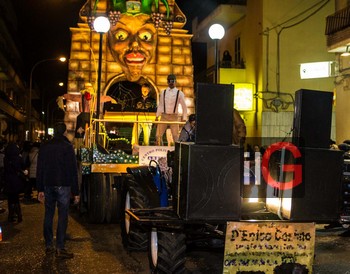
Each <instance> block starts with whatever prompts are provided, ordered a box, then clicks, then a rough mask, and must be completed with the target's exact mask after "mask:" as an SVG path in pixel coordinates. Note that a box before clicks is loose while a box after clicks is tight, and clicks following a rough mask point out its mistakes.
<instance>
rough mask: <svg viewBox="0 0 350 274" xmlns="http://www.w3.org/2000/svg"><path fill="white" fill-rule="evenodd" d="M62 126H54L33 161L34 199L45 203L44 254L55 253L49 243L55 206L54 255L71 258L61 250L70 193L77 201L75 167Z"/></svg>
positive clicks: (66, 252) (77, 189)
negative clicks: (34, 170) (35, 160)
mask: <svg viewBox="0 0 350 274" xmlns="http://www.w3.org/2000/svg"><path fill="white" fill-rule="evenodd" d="M66 130H67V128H66V125H65V124H64V123H58V124H56V125H55V127H54V138H53V139H52V140H50V141H48V142H47V143H44V144H42V145H41V147H40V149H39V155H38V163H37V176H36V179H37V189H38V200H39V201H40V202H41V203H44V204H45V217H44V239H45V246H46V254H53V253H54V252H55V248H54V243H53V219H54V214H55V209H56V205H57V209H58V222H57V231H56V257H57V258H62V259H69V258H73V257H74V254H73V253H70V252H68V251H67V250H66V249H65V239H66V231H67V226H68V210H69V205H70V198H71V194H73V195H74V203H76V204H77V203H78V202H79V186H78V170H77V162H76V156H75V153H74V149H73V146H72V144H71V143H70V142H69V140H68V139H67V137H66V136H65V135H66Z"/></svg>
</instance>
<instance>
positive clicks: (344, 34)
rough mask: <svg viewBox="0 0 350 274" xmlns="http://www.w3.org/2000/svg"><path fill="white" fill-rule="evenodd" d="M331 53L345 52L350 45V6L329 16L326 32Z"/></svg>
mask: <svg viewBox="0 0 350 274" xmlns="http://www.w3.org/2000/svg"><path fill="white" fill-rule="evenodd" d="M325 34H326V35H327V47H328V51H329V52H345V51H346V45H347V44H350V6H349V7H346V8H344V9H341V10H339V11H337V12H336V13H334V14H332V15H329V16H327V18H326V30H325Z"/></svg>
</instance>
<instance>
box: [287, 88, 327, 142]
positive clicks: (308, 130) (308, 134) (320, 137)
mask: <svg viewBox="0 0 350 274" xmlns="http://www.w3.org/2000/svg"><path fill="white" fill-rule="evenodd" d="M332 102H333V93H332V92H325V91H316V90H307V89H301V90H298V91H296V92H295V110H294V121H293V124H294V125H293V128H294V130H293V143H294V144H295V145H296V146H298V147H313V148H329V145H330V136H331V124H332Z"/></svg>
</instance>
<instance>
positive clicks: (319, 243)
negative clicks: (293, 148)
mask: <svg viewBox="0 0 350 274" xmlns="http://www.w3.org/2000/svg"><path fill="white" fill-rule="evenodd" d="M0 207H3V208H4V209H6V208H7V202H6V201H5V202H3V203H0ZM22 210H23V222H22V223H20V224H9V223H8V222H7V212H4V213H1V214H0V226H1V228H2V235H3V240H2V241H1V242H0V273H11V274H12V273H85V274H86V273H140V274H143V273H150V270H149V267H148V258H147V253H146V252H133V253H129V252H126V251H125V250H124V249H123V246H122V243H121V237H120V229H119V225H118V224H89V223H87V222H86V220H85V218H84V216H79V213H78V211H77V210H76V209H75V208H72V209H71V216H70V219H69V227H68V239H67V243H66V248H67V249H68V250H70V251H72V252H73V253H74V254H75V257H74V258H73V259H70V260H58V259H55V258H54V256H46V255H45V252H44V239H43V236H42V221H43V214H44V207H43V205H41V204H39V203H32V204H25V203H22ZM318 228H319V229H318V231H317V236H316V248H315V254H316V256H315V264H314V271H313V273H321V274H323V273H324V274H326V273H342V274H345V273H350V260H349V257H350V238H349V237H348V236H347V234H348V233H347V232H346V231H344V230H341V229H334V230H322V229H320V228H323V226H320V225H318ZM222 254H223V250H220V249H216V250H212V249H211V250H200V249H197V250H191V251H190V252H188V254H187V257H186V259H187V262H186V268H187V270H188V273H210V274H215V273H222V261H223V257H222Z"/></svg>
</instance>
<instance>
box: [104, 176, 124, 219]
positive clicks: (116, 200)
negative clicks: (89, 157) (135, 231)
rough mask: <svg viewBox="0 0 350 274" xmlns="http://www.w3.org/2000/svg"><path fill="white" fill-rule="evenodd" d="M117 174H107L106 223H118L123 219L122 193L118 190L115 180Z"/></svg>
mask: <svg viewBox="0 0 350 274" xmlns="http://www.w3.org/2000/svg"><path fill="white" fill-rule="evenodd" d="M117 177H120V176H116V175H115V174H107V180H106V189H107V205H106V222H107V223H117V222H118V221H119V220H120V217H121V191H120V188H116V186H115V185H114V183H115V182H114V180H115V179H117Z"/></svg>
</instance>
